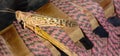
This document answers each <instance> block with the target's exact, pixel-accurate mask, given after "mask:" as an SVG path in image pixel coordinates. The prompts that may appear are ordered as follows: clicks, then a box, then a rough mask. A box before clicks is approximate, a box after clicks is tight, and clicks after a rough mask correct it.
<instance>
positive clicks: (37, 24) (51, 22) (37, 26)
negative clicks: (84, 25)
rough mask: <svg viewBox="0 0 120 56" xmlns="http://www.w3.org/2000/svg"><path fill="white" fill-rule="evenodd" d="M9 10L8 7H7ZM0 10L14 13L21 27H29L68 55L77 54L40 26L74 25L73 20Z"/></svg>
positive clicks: (75, 55) (73, 55)
mask: <svg viewBox="0 0 120 56" xmlns="http://www.w3.org/2000/svg"><path fill="white" fill-rule="evenodd" d="M7 10H10V9H7ZM0 11H2V12H10V13H15V16H16V19H17V21H18V23H22V26H23V28H26V27H27V28H29V29H31V30H32V31H33V32H35V33H36V34H38V35H39V36H41V37H42V38H44V39H46V40H48V41H49V42H51V43H52V44H53V45H55V46H56V47H58V48H59V49H61V50H62V51H64V52H65V53H66V54H67V55H69V56H77V54H76V53H75V52H72V51H71V50H70V49H69V48H68V47H67V46H65V45H64V44H63V43H60V42H59V41H58V40H56V39H55V38H52V37H51V36H50V35H49V34H48V33H46V32H45V31H44V30H42V29H41V27H46V26H54V27H75V26H78V24H77V23H76V22H75V21H71V20H65V19H59V18H53V17H50V16H44V15H40V14H36V13H32V12H22V11H11V10H10V11H6V10H0Z"/></svg>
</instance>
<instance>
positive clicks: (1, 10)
mask: <svg viewBox="0 0 120 56" xmlns="http://www.w3.org/2000/svg"><path fill="white" fill-rule="evenodd" d="M0 12H9V13H15V10H13V9H10V8H4V9H0Z"/></svg>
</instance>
